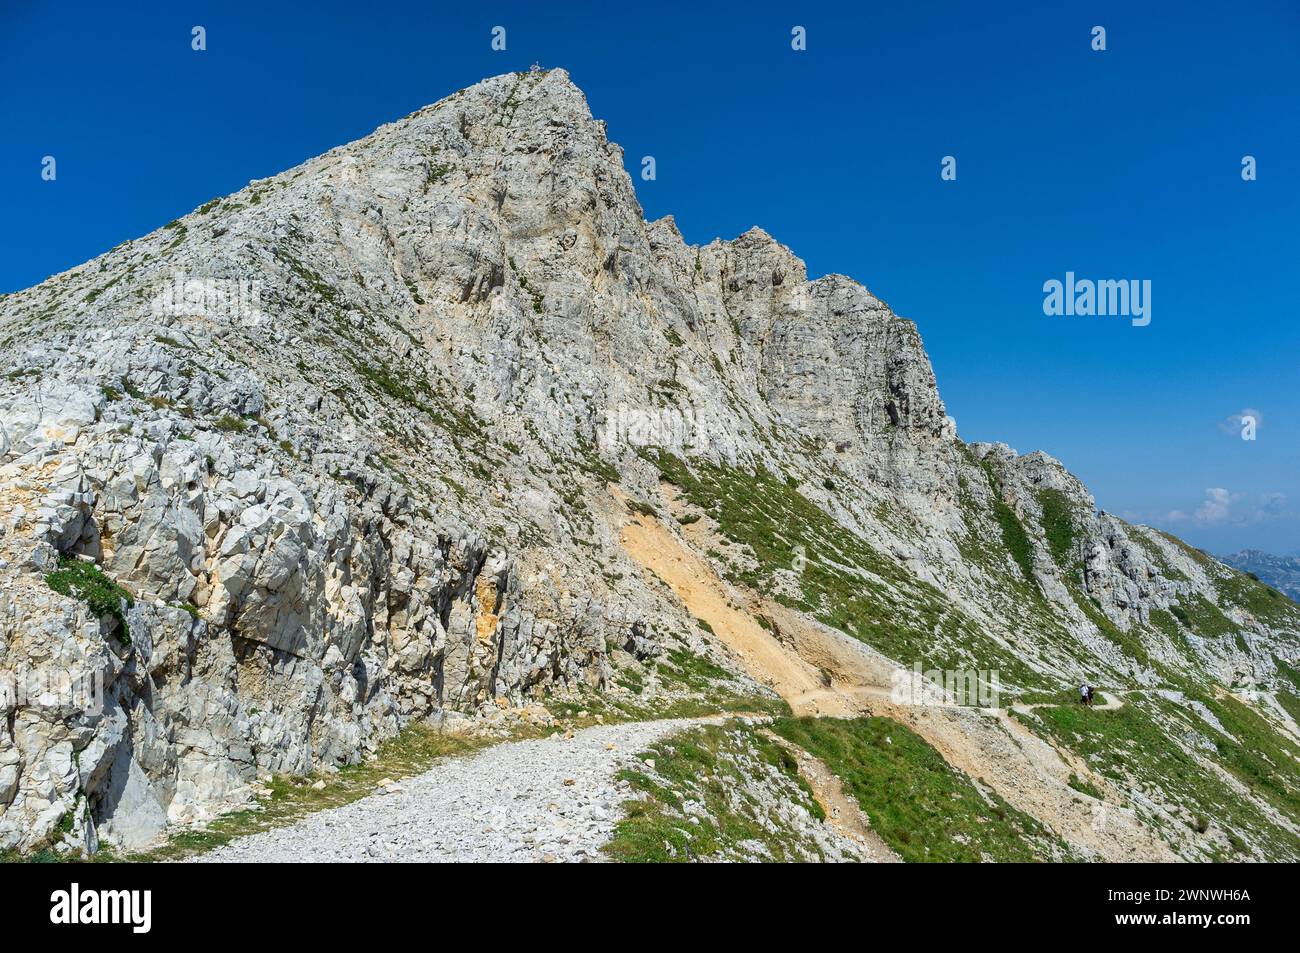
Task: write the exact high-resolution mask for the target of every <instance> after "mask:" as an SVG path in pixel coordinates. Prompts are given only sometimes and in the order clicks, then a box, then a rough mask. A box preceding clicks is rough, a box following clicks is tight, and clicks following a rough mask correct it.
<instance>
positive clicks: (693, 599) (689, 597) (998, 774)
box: [620, 514, 1178, 861]
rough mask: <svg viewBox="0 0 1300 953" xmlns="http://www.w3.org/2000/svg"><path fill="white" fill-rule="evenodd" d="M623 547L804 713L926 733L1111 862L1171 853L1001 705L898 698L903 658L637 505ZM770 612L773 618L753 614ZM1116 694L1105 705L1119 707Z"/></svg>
mask: <svg viewBox="0 0 1300 953" xmlns="http://www.w3.org/2000/svg"><path fill="white" fill-rule="evenodd" d="M620 538H621V541H622V544H623V548H624V549H625V550H626V551H627V552H628V554H629V555H630V556H632V558H633V559H634V560H635V561H636V562H637V563H639V564H640V565H641V566H642V567H643V568H644V569H645V570H647V571H648V572H650V573H653V574H654V575H655V576H657V577H658V578H659V579H660V580H662V581H663V582H664V583H665V584H667V585H668V587H669V588H670V589H672V590H673V592H674V593H676V595H677V596H678V598H679V599H681V601H682V602H683V603H684V604H685V606H686V608H687V609H688V610H689V611H690V612H691V613H692V614H693V615H694V616H695V617H696V618H698V619H703V620H704V621H705V622H707V623H708V624H709V627H710V628H711V629H712V630H713V632H714V634H715V635H716V636H717V637H718V639H719V640H720V641H721V642H722V643H723V644H724V645H725V646H726V647H727V648H728V649H730V650H731V652H732V653H733V654H734V655H735V656H736V658H737V660H738V661H739V662H740V664H741V665H742V666H743V667H744V668H745V669H746V670H747V671H748V672H749V674H750V675H751V676H752V677H753V678H755V679H756V680H758V681H760V682H763V683H764V684H766V685H768V686H770V687H771V688H772V689H773V690H775V691H776V692H777V693H778V694H779V695H781V697H782V698H784V699H785V700H786V701H787V702H788V703H789V705H790V707H791V710H792V711H793V712H794V713H795V714H796V715H799V716H804V715H816V716H829V717H838V718H852V717H858V716H863V715H878V716H885V717H889V718H893V719H894V720H895V721H898V722H900V723H901V724H903V725H905V726H906V727H907V728H910V729H911V730H912V731H914V732H916V733H917V734H918V735H920V736H921V737H922V738H924V739H925V740H926V741H927V742H929V743H930V744H931V745H932V746H933V747H934V748H935V749H936V750H937V751H938V752H939V753H940V755H942V756H943V758H944V760H945V761H947V762H948V764H950V765H951V766H953V767H954V768H957V769H959V770H961V771H963V772H965V773H966V774H967V775H969V776H970V777H972V778H975V779H977V780H979V781H981V782H982V783H984V784H986V785H988V787H990V788H991V789H992V790H994V791H996V792H997V793H998V794H999V795H1001V796H1002V797H1003V798H1005V799H1006V800H1007V801H1008V802H1009V803H1010V804H1012V805H1013V806H1014V807H1016V808H1018V809H1020V810H1022V811H1024V812H1026V813H1027V814H1031V815H1032V816H1034V817H1036V818H1037V819H1038V820H1039V821H1041V822H1042V823H1043V824H1045V825H1046V826H1047V827H1049V828H1050V829H1051V830H1053V831H1055V832H1056V833H1057V834H1058V835H1059V836H1061V837H1062V838H1063V839H1064V840H1066V841H1067V842H1068V843H1069V844H1070V845H1071V846H1073V847H1075V848H1076V849H1079V850H1081V851H1083V852H1084V853H1085V854H1087V855H1088V856H1091V857H1095V858H1096V859H1099V860H1107V861H1175V860H1177V859H1178V858H1177V856H1176V855H1175V854H1174V853H1173V851H1172V850H1171V849H1170V848H1169V847H1168V845H1166V844H1165V842H1164V841H1163V840H1161V839H1160V837H1159V835H1158V834H1157V833H1156V832H1155V831H1153V830H1151V829H1150V828H1149V827H1147V826H1146V825H1145V824H1143V823H1141V822H1140V821H1139V820H1138V818H1137V816H1136V814H1135V813H1134V812H1133V811H1132V810H1131V809H1129V808H1124V807H1120V806H1117V805H1116V804H1113V803H1110V802H1109V801H1101V800H1098V799H1096V798H1093V797H1090V796H1088V795H1086V794H1083V793H1081V792H1079V791H1078V790H1076V789H1074V788H1072V787H1071V786H1070V783H1069V780H1070V776H1071V775H1076V776H1078V777H1079V778H1084V779H1086V780H1088V781H1090V782H1091V783H1092V784H1093V785H1094V786H1095V787H1097V788H1098V789H1099V790H1101V791H1103V792H1104V791H1107V790H1109V788H1110V785H1109V782H1107V781H1106V780H1105V779H1104V778H1102V777H1100V776H1099V775H1097V774H1096V773H1095V772H1093V771H1092V770H1091V768H1090V767H1089V765H1088V764H1087V763H1086V762H1084V761H1083V760H1082V759H1079V758H1077V757H1075V756H1073V755H1071V754H1069V753H1068V752H1062V751H1060V750H1058V749H1057V748H1056V747H1054V746H1053V745H1051V744H1049V743H1048V742H1046V741H1044V740H1043V739H1042V738H1040V737H1039V736H1037V735H1035V734H1034V733H1033V732H1032V731H1030V730H1029V729H1028V728H1026V727H1025V726H1024V725H1022V724H1020V723H1019V722H1018V721H1017V720H1016V719H1015V718H1012V717H1010V714H1009V712H1008V711H1007V710H1006V709H1003V708H984V709H981V708H969V707H958V706H953V705H944V704H921V705H915V704H899V703H898V702H896V701H895V700H894V699H893V697H892V685H893V676H894V672H895V671H897V670H898V665H897V664H896V663H894V662H892V661H890V660H889V659H887V658H885V657H884V656H882V655H880V654H879V653H877V652H875V651H874V650H872V649H871V648H870V647H868V646H866V645H864V644H862V643H860V642H857V641H856V640H853V639H851V638H849V637H848V636H846V635H844V634H843V633H840V632H838V631H836V630H834V629H830V628H827V627H826V626H822V625H820V624H818V623H816V622H814V621H811V620H809V619H807V618H806V617H804V616H803V615H801V614H799V613H796V612H794V611H792V610H789V609H787V608H785V607H784V606H782V605H780V604H779V603H776V602H775V601H773V600H770V599H764V598H762V597H760V596H758V595H757V594H755V593H752V592H747V591H742V590H740V589H738V588H737V587H735V586H732V585H731V584H730V583H728V582H726V581H725V580H723V579H722V578H721V577H720V576H719V575H718V573H717V572H716V570H714V568H713V565H712V564H711V563H710V562H709V561H708V560H707V559H705V558H704V557H703V556H701V555H700V554H699V553H697V552H696V551H695V549H694V548H693V547H691V546H690V545H689V544H688V543H687V542H686V541H685V540H684V539H683V538H682V537H681V535H679V534H678V533H676V532H673V531H672V530H670V529H669V528H668V527H667V526H665V525H664V524H663V523H662V522H660V521H659V520H658V519H656V518H654V517H650V516H647V515H644V514H640V515H630V516H629V517H628V518H627V519H626V521H625V522H624V524H623V527H622V531H621V535H620ZM760 616H761V617H762V618H763V619H764V620H765V621H766V622H767V624H768V625H769V626H770V629H769V628H765V627H764V626H762V625H760V624H759V623H758V621H757V619H758V618H759V617H760ZM1122 704H1123V702H1122V701H1121V700H1120V699H1119V698H1118V697H1111V698H1110V700H1109V701H1107V703H1106V704H1105V705H1099V706H1096V707H1098V708H1103V709H1110V708H1118V707H1120V706H1121V705H1122Z"/></svg>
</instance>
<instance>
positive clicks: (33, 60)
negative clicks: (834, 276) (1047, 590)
mask: <svg viewBox="0 0 1300 953" xmlns="http://www.w3.org/2000/svg"><path fill="white" fill-rule="evenodd" d="M712 6H713V5H711V4H705V3H699V2H695V3H689V4H681V5H679V6H678V5H672V4H663V3H648V4H612V3H608V2H602V3H590V4H576V3H569V4H552V3H542V2H537V0H534V2H528V3H501V4H478V3H457V4H453V5H443V4H439V3H431V2H422V3H389V4H385V3H355V2H353V3H342V2H328V0H323V2H314V3H301V4H270V3H263V4H249V3H240V4H233V3H232V4H218V3H183V2H177V0H170V2H159V3H150V2H132V3H130V4H104V3H101V2H96V3H87V2H82V3H78V2H66V3H58V4H53V3H36V2H24V0H9V2H6V3H4V5H3V8H2V9H0V129H3V130H4V133H3V136H4V138H3V142H2V144H0V291H13V290H17V289H19V288H24V287H27V286H28V285H31V284H34V283H36V282H38V281H40V280H42V279H44V278H45V277H46V276H48V275H50V274H52V273H55V272H58V271H61V270H63V269H65V268H68V267H70V266H72V265H75V264H77V263H79V262H81V261H84V260H86V259H89V258H91V257H93V256H95V255H98V254H100V253H101V252H103V251H105V250H107V249H108V248H110V247H112V246H113V245H115V244H117V243H118V242H121V241H123V240H125V239H128V238H133V237H136V236H139V235H142V234H144V233H146V232H149V231H151V230H152V229H154V228H157V227H158V226H160V225H163V224H164V223H166V222H168V221H170V220H171V219H173V218H175V217H177V216H178V215H180V214H183V213H185V212H188V211H190V210H192V209H193V208H195V207H196V206H198V205H199V204H201V203H202V202H204V201H206V200H207V199H209V198H212V197H214V196H218V195H223V194H226V193H229V192H231V191H234V190H236V189H238V188H240V187H242V186H243V185H245V184H246V183H247V182H248V180H249V179H252V178H260V177H263V176H267V175H272V174H274V173H276V172H279V171H281V170H283V169H286V168H289V167H291V166H293V165H295V164H297V163H298V162H300V161H302V160H304V159H306V158H309V157H311V156H313V155H316V154H318V153H321V152H323V151H325V150H326V149H328V148H330V147H332V146H335V145H338V144H340V143H343V142H346V141H348V140H351V139H355V138H357V137H359V136H363V135H365V134H367V133H369V132H370V131H371V130H373V129H374V128H375V127H376V126H377V125H379V124H381V123H383V122H387V121H390V120H393V119H396V118H399V117H401V116H404V115H406V114H407V113H409V112H411V111H413V110H414V109H416V108H418V107H420V106H422V105H424V104H426V103H429V102H432V101H434V100H436V99H439V98H441V97H442V96H444V95H446V94H448V93H449V92H452V91H454V90H456V89H459V88H461V87H463V86H467V85H469V84H471V83H473V82H475V81H477V80H478V79H481V78H483V77H484V76H488V75H493V74H496V73H502V72H506V71H508V70H514V69H522V68H524V67H527V66H528V65H530V64H531V63H533V62H534V61H540V62H541V64H542V65H543V66H547V67H550V66H564V67H565V68H567V69H568V70H569V71H570V73H571V74H572V75H573V78H574V80H575V81H576V82H577V83H578V84H579V85H580V86H582V87H583V89H584V90H585V91H586V93H587V96H588V98H589V100H590V102H591V106H592V109H593V111H594V112H595V114H596V115H597V116H598V117H601V118H604V119H606V120H608V122H609V130H610V135H611V137H612V138H613V139H614V140H615V141H617V142H619V143H621V144H622V145H623V146H624V147H625V148H626V150H627V160H628V166H629V171H631V172H633V173H634V179H635V181H636V185H637V191H638V194H639V195H640V198H641V201H642V203H643V205H644V206H645V210H646V214H647V216H648V217H650V218H657V217H658V216H660V215H664V214H666V213H669V212H671V213H673V214H674V215H675V216H676V217H677V221H678V223H679V225H680V226H681V228H682V231H683V232H684V234H685V235H686V238H687V240H688V241H693V242H706V241H709V240H711V239H712V238H714V237H715V236H722V237H727V238H729V237H733V236H735V235H737V234H739V233H741V232H743V231H745V230H746V229H747V228H749V227H750V226H751V225H755V224H757V225H761V226H762V227H763V228H765V229H767V230H768V231H769V232H771V233H772V234H773V235H775V236H776V237H777V238H778V239H779V240H781V241H783V242H785V243H786V244H788V245H790V246H791V247H792V248H793V249H794V250H795V252H796V253H798V254H799V255H800V256H802V257H803V258H804V259H805V260H806V261H807V262H808V267H809V270H810V272H811V274H812V275H814V276H816V275H820V274H825V273H827V272H832V271H835V272H843V273H845V274H849V275H852V276H853V277H855V278H857V279H858V280H860V281H862V282H863V283H864V284H865V285H866V286H867V287H868V288H870V289H871V290H872V291H873V292H875V293H876V294H877V295H879V296H880V297H881V298H883V299H884V300H885V301H887V302H889V304H890V305H891V306H892V307H893V308H894V310H895V311H897V312H898V313H899V314H902V315H904V316H906V317H910V318H912V319H914V320H915V321H916V322H917V323H918V325H919V326H920V329H921V333H922V335H923V336H924V338H925V342H926V345H927V347H928V349H929V352H930V355H931V357H932V359H933V361H934V365H935V370H936V373H937V374H938V377H939V384H940V389H941V391H942V393H943V396H944V399H945V400H946V402H947V405H948V409H949V412H950V413H951V414H952V415H953V416H954V417H955V418H956V419H957V422H958V426H959V430H960V433H961V435H962V436H963V437H964V438H966V439H967V440H1003V441H1006V442H1007V443H1010V444H1011V445H1012V446H1014V447H1016V448H1017V449H1018V450H1020V451H1021V452H1026V451H1029V450H1032V449H1039V448H1041V449H1044V450H1047V451H1048V452H1050V453H1052V454H1054V455H1056V456H1057V457H1059V458H1060V459H1061V460H1062V461H1063V462H1064V463H1065V464H1066V465H1067V466H1068V467H1069V468H1070V469H1072V470H1073V471H1074V472H1075V473H1077V474H1079V475H1080V476H1081V477H1083V479H1084V480H1085V481H1086V482H1087V483H1088V484H1089V486H1090V487H1091V488H1092V489H1093V491H1094V492H1095V494H1096V496H1097V499H1098V503H1099V505H1100V506H1102V507H1103V508H1105V509H1109V510H1111V511H1113V512H1117V513H1123V514H1126V515H1129V516H1130V517H1133V518H1137V519H1141V520H1144V521H1148V522H1153V523H1155V524H1157V525H1161V526H1164V527H1167V528H1169V529H1172V530H1174V531H1176V532H1178V533H1180V534H1181V535H1184V536H1185V537H1186V538H1188V539H1190V540H1191V541H1193V542H1195V543H1196V544H1197V545H1200V546H1203V547H1205V548H1208V549H1211V550H1214V551H1225V550H1227V549H1231V548H1237V547H1240V546H1257V547H1260V548H1264V549H1269V550H1273V551H1278V552H1282V551H1291V550H1295V549H1298V548H1300V518H1298V517H1297V515H1296V514H1297V512H1300V387H1297V380H1298V379H1300V321H1297V318H1298V317H1300V314H1298V311H1300V308H1298V307H1297V293H1298V290H1297V287H1296V281H1297V278H1298V277H1300V3H1297V2H1296V0H1272V2H1268V0H1263V2H1255V0H1240V2H1232V3H1221V4H1210V3H1198V2H1178V3H1161V4H1155V3H1141V2H1136V0H1129V2H1104V0H1098V2H1089V3H1074V2H1050V3H1048V2H1042V0H1035V2H1011V3H989V4H983V3H959V2H915V3H889V4H883V3H881V4H876V3H854V4H844V5H836V6H831V5H824V4H815V3H793V4H787V3H764V2H750V3H745V4H736V5H734V6H733V7H731V8H730V10H729V11H720V10H714V9H711V7H712ZM196 24H197V25H202V26H204V27H206V29H207V42H208V49H207V51H206V52H202V53H196V52H193V51H192V50H191V49H190V29H191V27H192V26H194V25H196ZM496 25H501V26H504V27H506V30H507V34H506V35H507V50H506V51H505V52H493V51H492V50H491V49H490V45H489V41H490V35H489V34H490V31H491V29H492V27H493V26H496ZM795 25H802V26H804V27H806V29H807V36H808V49H807V50H806V51H805V52H794V51H793V50H791V48H790V31H791V28H792V27H793V26H795ZM1094 25H1102V26H1104V27H1105V28H1106V30H1107V47H1108V48H1107V50H1106V51H1105V52H1094V51H1092V49H1091V48H1090V41H1091V30H1092V27H1093V26H1094ZM1246 154H1251V155H1254V156H1256V158H1257V160H1258V174H1259V178H1258V181H1255V182H1243V181H1242V179H1241V175H1240V169H1241V158H1242V156H1243V155H1246ZM45 155H53V156H55V158H56V159H57V161H58V179H57V181H55V182H53V183H49V182H43V181H42V180H41V177H40V163H41V159H42V157H43V156H45ZM643 155H653V156H655V158H656V160H657V165H658V179H657V181H654V182H643V181H641V180H640V178H639V177H638V176H636V173H637V172H639V169H640V157H641V156H643ZM945 155H953V156H955V157H956V158H957V173H958V175H957V180H956V181H955V182H943V181H941V180H940V176H939V168H940V160H941V158H942V157H943V156H945ZM1067 270H1068V271H1074V272H1075V273H1076V274H1077V275H1079V276H1080V277H1092V278H1139V279H1150V280H1151V281H1152V285H1153V287H1152V299H1153V300H1152V322H1151V324H1150V326H1148V327H1145V328H1134V327H1132V326H1131V325H1130V324H1129V322H1128V321H1127V320H1126V319H1122V318H1083V317H1047V316H1045V315H1044V314H1043V310H1042V301H1043V292H1042V286H1043V282H1044V281H1047V280H1048V279H1050V278H1053V277H1055V278H1062V277H1063V276H1064V273H1065V272H1066V271H1067ZM1246 409H1255V410H1257V411H1258V412H1259V414H1260V419H1261V425H1260V428H1259V432H1258V439H1257V440H1256V441H1255V442H1253V443H1249V442H1245V441H1242V440H1241V439H1239V438H1238V437H1237V436H1235V435H1232V434H1225V433H1224V432H1223V430H1222V428H1221V426H1220V425H1221V424H1223V422H1224V421H1225V420H1227V419H1228V418H1230V417H1231V416H1232V415H1234V414H1239V413H1241V412H1242V411H1243V410H1246ZM1207 491H1214V492H1212V493H1210V494H1209V495H1208V496H1207ZM1207 500H1209V504H1208V505H1207ZM1171 514H1172V515H1171ZM1179 514H1181V516H1180V515H1179Z"/></svg>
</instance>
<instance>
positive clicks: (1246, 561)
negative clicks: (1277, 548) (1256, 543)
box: [1219, 549, 1300, 602]
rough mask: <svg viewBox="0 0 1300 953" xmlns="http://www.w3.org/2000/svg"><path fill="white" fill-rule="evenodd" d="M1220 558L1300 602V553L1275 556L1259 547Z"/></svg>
mask: <svg viewBox="0 0 1300 953" xmlns="http://www.w3.org/2000/svg"><path fill="white" fill-rule="evenodd" d="M1219 559H1220V560H1222V561H1223V562H1225V563H1227V564H1228V565H1229V566H1232V567H1233V568H1234V569H1240V570H1241V571H1242V572H1246V573H1253V574H1254V575H1255V576H1256V577H1257V578H1258V579H1259V580H1260V581H1261V582H1264V583H1267V584H1268V585H1270V586H1272V587H1273V588H1274V589H1276V590H1278V591H1279V592H1282V593H1285V594H1286V595H1288V596H1290V597H1291V598H1292V599H1294V600H1296V601H1297V602H1300V554H1293V555H1290V556H1274V555H1273V554H1272V553H1265V552H1261V551H1260V550H1258V549H1243V550H1241V551H1240V552H1236V553H1233V554H1232V555H1230V556H1220V557H1219Z"/></svg>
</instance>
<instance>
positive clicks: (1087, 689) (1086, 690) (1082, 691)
mask: <svg viewBox="0 0 1300 953" xmlns="http://www.w3.org/2000/svg"><path fill="white" fill-rule="evenodd" d="M1079 702H1080V704H1083V705H1091V704H1092V686H1091V685H1089V684H1088V683H1087V682H1084V683H1083V684H1082V685H1080V686H1079Z"/></svg>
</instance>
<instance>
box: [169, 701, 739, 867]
mask: <svg viewBox="0 0 1300 953" xmlns="http://www.w3.org/2000/svg"><path fill="white" fill-rule="evenodd" d="M722 720H723V719H722V718H720V717H719V718H713V719H665V720H663V721H646V722H633V723H627V724H618V725H601V726H598V727H594V728H586V729H583V730H582V731H578V732H574V733H573V734H572V735H571V736H565V735H558V734H557V735H553V736H551V737H549V738H543V739H538V740H532V741H516V742H510V743H506V744H500V745H497V746H495V747H492V748H487V749H485V750H483V751H481V752H479V753H477V754H475V755H472V756H469V757H464V758H448V759H446V760H444V761H442V762H441V763H439V764H437V765H435V766H434V767H433V768H431V769H429V770H428V771H426V772H424V773H423V774H419V775H416V776H414V777H411V778H406V779H405V780H403V781H402V782H401V783H399V784H395V785H392V786H390V787H389V788H388V789H387V792H388V793H377V794H373V795H371V796H369V797H365V798H362V799H361V800H359V801H353V802H352V803H351V804H346V805H344V806H342V807H338V808H333V809H330V810H326V811H319V812H317V813H315V814H311V815H308V816H307V817H305V818H303V819H302V820H300V821H298V822H296V823H294V824H292V825H290V826H288V827H282V828H277V829H275V830H270V831H264V832H262V833H258V834H253V835H251V836H249V837H243V838H240V839H238V840H235V841H232V842H231V843H229V844H226V845H225V846H222V847H219V848H217V849H215V850H213V851H210V852H208V853H206V854H203V855H201V856H199V857H197V858H195V861H196V862H203V863H222V862H270V863H281V862H300V861H312V862H331V861H335V862H337V861H343V862H347V861H365V862H384V861H388V862H392V861H415V862H423V861H489V862H503V861H504V862H537V861H542V862H555V861H569V862H575V861H578V862H580V861H595V860H600V859H601V854H600V849H601V846H602V845H603V844H605V842H606V841H608V840H609V838H610V836H611V835H612V834H613V831H614V826H615V824H617V823H618V821H619V819H620V818H621V817H622V815H623V811H622V803H623V801H625V800H627V798H628V797H629V796H630V794H629V790H628V788H627V786H626V785H625V784H623V783H621V782H619V781H618V780H617V779H616V777H615V775H616V774H617V772H618V770H619V769H620V768H622V767H624V766H625V765H626V764H628V763H629V762H631V761H632V760H633V759H635V758H636V756H637V754H638V753H639V752H641V751H644V750H645V749H646V747H647V746H649V745H651V744H653V743H655V742H656V741H660V740H662V739H663V738H666V737H667V736H669V735H671V734H674V733H676V732H678V731H681V730H682V729H683V728H687V727H690V726H691V725H696V724H700V723H701V722H710V721H711V722H715V723H716V722H720V721H722Z"/></svg>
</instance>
